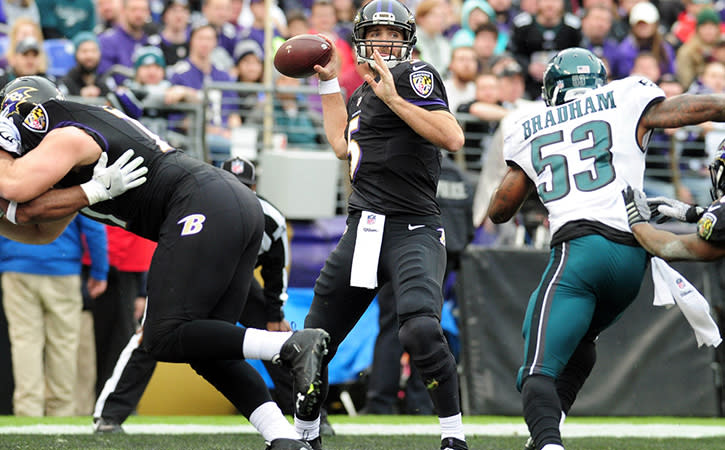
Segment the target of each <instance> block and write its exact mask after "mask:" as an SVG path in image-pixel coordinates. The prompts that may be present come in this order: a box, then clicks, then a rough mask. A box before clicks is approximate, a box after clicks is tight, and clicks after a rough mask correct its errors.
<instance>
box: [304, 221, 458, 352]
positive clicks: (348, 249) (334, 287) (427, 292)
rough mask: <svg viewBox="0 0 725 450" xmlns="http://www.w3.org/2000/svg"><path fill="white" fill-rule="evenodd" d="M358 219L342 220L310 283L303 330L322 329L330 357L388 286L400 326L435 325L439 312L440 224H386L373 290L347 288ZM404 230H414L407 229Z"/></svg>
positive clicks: (442, 254) (442, 257)
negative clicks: (411, 321) (421, 318)
mask: <svg viewBox="0 0 725 450" xmlns="http://www.w3.org/2000/svg"><path fill="white" fill-rule="evenodd" d="M359 219H360V215H359V214H355V215H351V216H350V217H348V220H347V230H346V231H345V234H344V235H343V236H342V238H341V239H340V242H339V243H338V244H337V247H336V248H335V250H334V251H333V252H332V253H331V254H330V256H329V257H328V258H327V261H326V262H325V266H324V267H323V268H322V271H321V272H320V276H319V278H318V279H317V282H316V283H315V289H314V290H315V296H314V299H313V301H312V305H311V307H310V312H309V313H308V315H307V318H306V319H305V327H306V328H323V329H325V330H326V331H327V332H328V333H330V337H331V347H332V350H333V352H332V353H333V354H334V350H335V349H336V348H337V346H338V345H339V344H340V342H342V340H343V339H344V338H345V336H347V334H348V333H349V332H350V330H351V329H352V328H353V327H354V326H355V324H356V323H357V321H358V320H359V319H360V316H362V314H363V313H364V312H365V310H366V309H367V307H368V306H369V305H370V302H371V301H372V300H373V298H375V295H376V294H377V292H378V289H379V288H380V287H382V286H383V285H384V284H385V283H388V282H390V283H392V288H393V292H394V294H395V298H396V301H397V313H398V321H399V322H401V323H402V322H403V321H405V320H406V319H408V318H410V317H414V316H418V315H427V316H432V317H435V318H437V319H438V320H440V314H441V308H442V306H443V295H442V292H441V284H442V282H443V275H444V272H445V266H446V249H445V246H444V244H443V243H442V240H443V239H442V234H443V231H442V230H443V228H442V225H441V222H440V218H439V217H438V216H423V217H417V216H415V217H400V216H396V217H388V218H386V221H385V231H384V235H383V242H382V248H381V252H380V261H379V264H378V288H377V289H365V288H359V287H352V286H350V269H351V266H352V258H353V252H354V249H355V238H356V236H357V225H358V222H359ZM409 225H412V226H413V227H414V229H412V230H411V229H409ZM416 225H424V226H422V227H416ZM330 357H331V356H330Z"/></svg>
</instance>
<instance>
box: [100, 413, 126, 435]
mask: <svg viewBox="0 0 725 450" xmlns="http://www.w3.org/2000/svg"><path fill="white" fill-rule="evenodd" d="M93 432H94V433H96V434H114V433H123V427H121V424H120V423H119V422H116V421H115V420H111V419H104V418H103V417H100V418H93Z"/></svg>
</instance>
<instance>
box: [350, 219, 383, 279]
mask: <svg viewBox="0 0 725 450" xmlns="http://www.w3.org/2000/svg"><path fill="white" fill-rule="evenodd" d="M384 229H385V216H384V215H383V214H375V213H372V212H370V211H363V212H362V214H361V215H360V222H359V223H358V224H357V239H355V251H354V253H353V255H352V268H351V270H350V286H353V287H362V288H368V289H375V288H376V287H378V259H380V247H381V246H382V244H383V230H384Z"/></svg>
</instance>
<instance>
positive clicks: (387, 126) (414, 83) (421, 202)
mask: <svg viewBox="0 0 725 450" xmlns="http://www.w3.org/2000/svg"><path fill="white" fill-rule="evenodd" d="M391 73H392V75H393V78H394V79H395V87H396V89H397V91H398V94H399V95H400V96H401V97H402V98H403V99H405V100H407V101H408V102H410V103H412V104H414V105H417V106H420V107H422V108H425V109H427V110H430V111H434V110H448V97H447V95H446V91H445V87H444V86H443V82H442V81H441V78H440V75H439V74H438V72H437V71H436V70H435V68H433V67H432V66H431V65H429V64H426V63H425V62H423V61H409V62H403V63H400V64H398V65H397V66H395V67H394V68H392V69H391ZM347 116H348V128H347V133H346V135H347V139H348V158H349V159H350V172H351V177H352V194H351V195H350V199H349V202H348V209H349V212H350V213H353V212H355V211H361V210H365V211H373V212H376V213H382V214H386V215H430V214H440V208H439V207H438V202H437V201H436V186H437V184H438V177H439V175H440V170H441V161H440V158H441V155H440V151H439V150H438V148H437V147H436V146H435V145H433V144H432V143H430V142H429V141H427V140H426V139H424V138H422V137H421V136H420V135H418V134H417V133H416V132H415V131H413V129H412V128H410V127H409V126H408V124H406V123H405V122H404V121H403V119H401V118H400V117H398V116H397V115H396V114H395V113H394V112H393V111H392V110H391V109H390V108H388V106H387V105H386V104H385V103H384V102H383V101H382V100H380V99H379V98H378V97H377V96H376V95H375V92H374V91H373V89H372V88H371V87H370V85H368V83H363V84H362V85H361V86H360V87H358V88H357V90H355V92H354V93H353V94H352V96H351V97H350V100H349V101H348V104H347Z"/></svg>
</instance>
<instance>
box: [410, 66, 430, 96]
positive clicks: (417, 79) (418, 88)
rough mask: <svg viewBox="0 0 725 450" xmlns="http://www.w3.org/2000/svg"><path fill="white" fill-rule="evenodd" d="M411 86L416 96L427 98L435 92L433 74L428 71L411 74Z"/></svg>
mask: <svg viewBox="0 0 725 450" xmlns="http://www.w3.org/2000/svg"><path fill="white" fill-rule="evenodd" d="M410 86H411V87H412V88H413V90H414V91H415V93H416V94H418V95H420V96H421V97H423V98H426V97H428V96H429V95H430V93H431V92H433V74H432V73H430V72H428V71H427V70H419V71H417V72H413V73H411V74H410Z"/></svg>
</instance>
